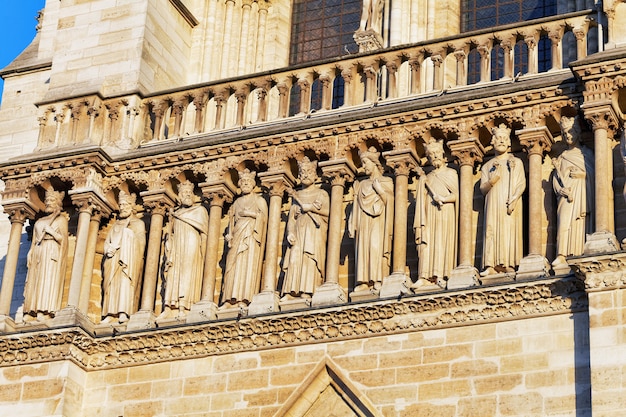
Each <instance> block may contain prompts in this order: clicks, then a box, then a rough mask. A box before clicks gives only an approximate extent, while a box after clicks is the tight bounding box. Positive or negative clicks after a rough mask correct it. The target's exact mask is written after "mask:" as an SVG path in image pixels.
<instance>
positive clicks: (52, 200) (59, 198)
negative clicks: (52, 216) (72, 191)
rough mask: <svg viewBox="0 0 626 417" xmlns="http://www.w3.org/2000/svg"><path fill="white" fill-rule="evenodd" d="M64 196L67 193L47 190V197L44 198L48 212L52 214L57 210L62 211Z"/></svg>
mask: <svg viewBox="0 0 626 417" xmlns="http://www.w3.org/2000/svg"><path fill="white" fill-rule="evenodd" d="M64 196H65V193H64V192H63V191H54V190H52V189H50V190H46V196H45V198H44V203H45V205H46V212H47V213H52V212H53V211H55V210H60V209H61V208H62V207H63V197H64Z"/></svg>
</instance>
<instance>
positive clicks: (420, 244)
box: [412, 141, 459, 288]
mask: <svg viewBox="0 0 626 417" xmlns="http://www.w3.org/2000/svg"><path fill="white" fill-rule="evenodd" d="M425 148H426V156H427V157H428V160H429V161H430V163H431V164H432V166H433V168H434V169H433V170H432V171H430V172H429V173H428V174H427V175H423V174H424V173H423V172H422V173H421V175H420V178H419V180H418V183H417V195H416V197H415V221H414V223H413V229H414V230H415V243H416V244H417V254H418V265H417V271H418V272H417V278H418V279H417V282H416V283H415V284H413V286H412V288H419V287H421V286H424V285H430V284H431V283H436V284H437V285H439V286H440V287H441V288H445V286H446V283H445V279H447V278H448V277H449V275H450V272H451V271H452V269H454V266H455V262H456V246H457V223H458V205H457V201H458V199H459V176H458V174H457V172H456V170H454V169H452V168H450V167H448V166H446V159H445V156H444V152H443V142H441V141H435V142H431V143H428V144H426V146H425Z"/></svg>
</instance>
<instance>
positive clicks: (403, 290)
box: [379, 272, 411, 298]
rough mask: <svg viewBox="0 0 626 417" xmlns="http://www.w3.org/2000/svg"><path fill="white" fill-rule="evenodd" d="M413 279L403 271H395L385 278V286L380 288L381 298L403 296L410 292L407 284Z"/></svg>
mask: <svg viewBox="0 0 626 417" xmlns="http://www.w3.org/2000/svg"><path fill="white" fill-rule="evenodd" d="M410 280H411V279H410V278H409V277H407V276H406V275H404V274H403V273H401V272H394V273H392V274H391V275H389V276H388V277H385V279H383V286H382V287H381V288H380V294H379V296H380V298H391V297H396V298H397V297H401V296H402V295H404V294H410V293H411V292H410V291H409V286H408V284H407V282H408V281H410Z"/></svg>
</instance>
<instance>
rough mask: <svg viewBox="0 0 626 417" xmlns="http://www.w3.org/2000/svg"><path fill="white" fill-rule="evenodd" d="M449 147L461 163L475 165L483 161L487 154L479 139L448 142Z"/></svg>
mask: <svg viewBox="0 0 626 417" xmlns="http://www.w3.org/2000/svg"><path fill="white" fill-rule="evenodd" d="M448 148H450V151H451V152H452V155H453V156H454V157H455V158H457V159H458V160H459V165H461V166H463V165H469V166H471V167H474V165H475V164H476V162H481V161H482V160H483V157H484V156H485V148H483V146H482V145H481V144H480V142H479V141H478V139H459V140H454V141H451V142H448Z"/></svg>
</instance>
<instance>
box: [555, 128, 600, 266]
mask: <svg viewBox="0 0 626 417" xmlns="http://www.w3.org/2000/svg"><path fill="white" fill-rule="evenodd" d="M580 135H581V128H580V124H579V123H578V118H577V117H562V118H561V137H562V140H563V141H564V142H565V143H566V144H567V149H566V150H564V151H563V152H562V153H561V155H559V157H558V158H556V159H555V160H554V161H553V163H554V173H553V176H552V186H553V188H554V192H555V193H556V198H557V200H558V207H557V237H556V252H557V257H556V259H555V260H554V262H552V265H553V266H558V265H567V261H566V260H565V257H566V256H578V255H582V254H583V250H584V246H585V236H586V233H591V232H592V231H593V216H592V214H591V212H592V211H593V201H594V200H593V198H594V196H593V190H594V176H593V174H594V157H593V154H592V153H591V150H590V149H588V148H586V147H584V146H582V145H581V144H580Z"/></svg>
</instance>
